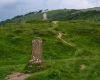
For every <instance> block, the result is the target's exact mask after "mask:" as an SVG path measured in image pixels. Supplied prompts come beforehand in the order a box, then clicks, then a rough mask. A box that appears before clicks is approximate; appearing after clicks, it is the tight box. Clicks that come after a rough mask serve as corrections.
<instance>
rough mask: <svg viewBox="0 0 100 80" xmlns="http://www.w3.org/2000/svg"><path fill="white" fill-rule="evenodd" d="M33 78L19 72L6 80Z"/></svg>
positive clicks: (8, 76)
mask: <svg viewBox="0 0 100 80" xmlns="http://www.w3.org/2000/svg"><path fill="white" fill-rule="evenodd" d="M29 76H31V74H24V73H19V72H14V73H13V74H11V75H7V77H6V78H5V79H6V80H24V79H25V78H27V77H29Z"/></svg>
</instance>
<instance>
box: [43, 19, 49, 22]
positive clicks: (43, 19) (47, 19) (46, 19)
mask: <svg viewBox="0 0 100 80" xmlns="http://www.w3.org/2000/svg"><path fill="white" fill-rule="evenodd" d="M42 20H43V21H48V22H49V21H50V20H49V19H42Z"/></svg>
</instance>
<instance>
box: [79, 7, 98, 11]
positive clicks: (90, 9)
mask: <svg viewBox="0 0 100 80" xmlns="http://www.w3.org/2000/svg"><path fill="white" fill-rule="evenodd" d="M80 10H81V11H93V10H97V11H100V7H94V8H87V9H80Z"/></svg>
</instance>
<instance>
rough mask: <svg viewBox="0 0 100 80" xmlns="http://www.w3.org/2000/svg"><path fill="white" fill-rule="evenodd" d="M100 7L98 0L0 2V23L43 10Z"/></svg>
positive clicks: (0, 0) (15, 0) (7, 0)
mask: <svg viewBox="0 0 100 80" xmlns="http://www.w3.org/2000/svg"><path fill="white" fill-rule="evenodd" d="M92 7H100V0H0V21H3V20H5V19H11V18H12V17H14V16H17V15H24V14H26V13H29V12H33V11H39V10H45V9H49V10H52V9H64V8H67V9H84V8H92Z"/></svg>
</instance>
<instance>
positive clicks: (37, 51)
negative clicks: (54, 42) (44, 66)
mask: <svg viewBox="0 0 100 80" xmlns="http://www.w3.org/2000/svg"><path fill="white" fill-rule="evenodd" d="M41 62H42V39H41V38H39V37H36V38H34V39H33V40H32V60H30V62H29V63H30V64H34V63H41Z"/></svg>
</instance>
